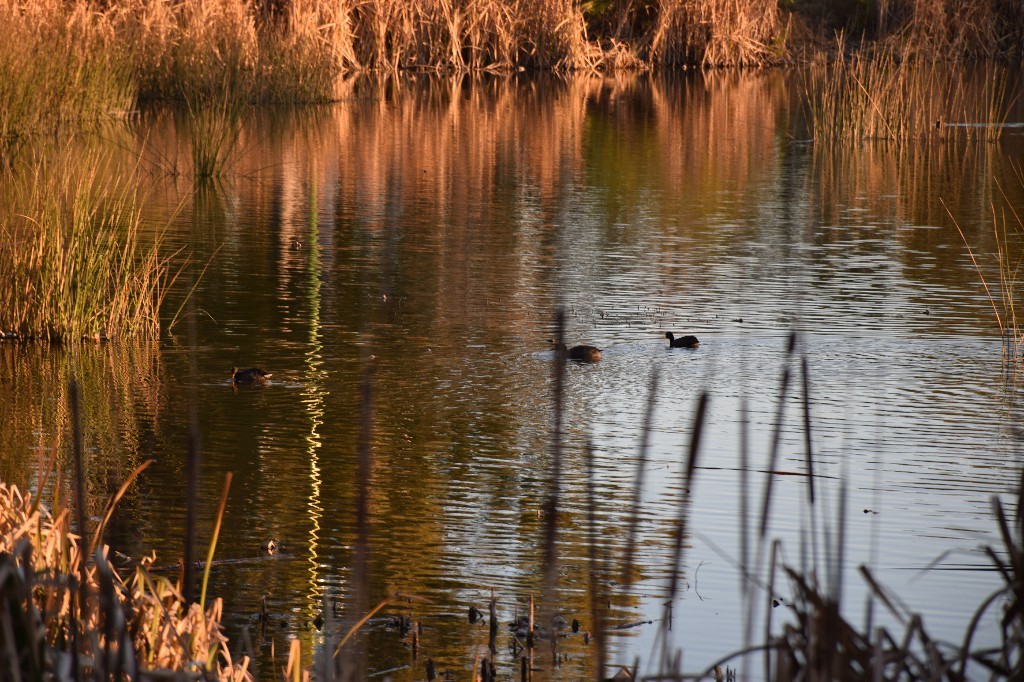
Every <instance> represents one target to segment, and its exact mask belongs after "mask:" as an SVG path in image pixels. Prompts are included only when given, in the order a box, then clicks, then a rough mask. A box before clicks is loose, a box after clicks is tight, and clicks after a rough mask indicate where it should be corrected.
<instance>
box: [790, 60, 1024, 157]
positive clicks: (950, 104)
mask: <svg viewBox="0 0 1024 682" xmlns="http://www.w3.org/2000/svg"><path fill="white" fill-rule="evenodd" d="M837 51H838V53H839V54H840V55H843V54H844V53H845V52H846V50H845V45H844V43H843V41H842V40H840V41H839V43H838V46H837ZM978 68H981V69H983V73H982V74H981V77H980V78H978V77H977V74H975V73H972V72H971V71H972V70H971V69H965V68H963V67H962V66H955V67H953V66H950V65H949V64H947V63H944V62H940V61H936V60H934V59H924V60H922V59H916V58H915V57H914V54H913V51H911V50H909V49H905V50H903V51H901V52H895V51H892V50H882V51H880V52H878V53H877V54H873V55H872V54H871V53H870V52H868V51H867V50H865V49H864V46H862V48H861V49H860V50H857V51H854V52H853V54H852V55H851V56H849V57H846V58H844V57H842V56H840V57H839V58H838V59H834V60H830V59H819V60H818V61H817V62H816V63H815V64H813V65H812V66H811V67H810V68H809V69H808V70H807V72H806V74H805V76H804V91H805V101H806V104H807V107H808V108H809V112H810V113H809V120H810V125H811V134H812V136H813V137H814V139H815V140H817V141H825V140H864V139H871V140H887V141H892V142H907V141H909V140H914V139H945V138H949V137H958V138H963V139H968V140H986V141H993V140H997V139H999V138H1000V137H1001V136H1002V134H1003V131H1004V127H1003V124H1004V123H1005V122H1006V117H1007V114H1008V112H1009V107H1010V105H1011V104H1012V99H1013V93H1014V92H1015V88H1014V84H1013V83H1012V80H1011V78H1012V76H1011V71H1010V70H1009V69H1007V68H1006V67H1004V66H1003V65H1001V64H999V63H997V62H985V63H983V64H982V65H980V67H978ZM979 83H980V86H979V85H978V84H979Z"/></svg>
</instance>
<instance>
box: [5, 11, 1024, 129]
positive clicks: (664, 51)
mask: <svg viewBox="0 0 1024 682" xmlns="http://www.w3.org/2000/svg"><path fill="white" fill-rule="evenodd" d="M1011 4H1012V3H999V2H997V1H996V0H987V1H985V2H981V3H973V2H966V1H965V0H933V1H932V2H928V3H902V2H897V3H882V4H880V5H879V6H878V7H876V8H873V9H872V10H871V12H872V13H873V15H872V16H870V17H868V18H866V19H865V18H863V17H861V18H860V19H858V21H862V22H864V23H865V24H871V25H872V26H874V27H875V28H876V29H877V31H878V33H879V36H878V38H879V42H880V44H884V45H888V46H890V50H891V52H893V53H898V54H902V53H904V52H906V53H911V54H914V55H915V56H920V55H922V54H928V55H938V56H940V57H943V58H948V57H950V56H954V57H994V56H1003V55H1006V54H1012V53H1015V52H1016V53H1017V54H1019V51H1020V45H1021V44H1024V41H1021V40H1020V38H1022V37H1024V19H1021V13H1020V12H1016V13H1014V12H1013V11H1010V9H1008V7H1009V5H1011ZM805 5H806V6H805ZM813 6H814V5H813V3H811V4H807V3H803V4H798V5H794V6H792V7H788V8H783V7H780V5H779V3H777V2H774V1H773V0H750V1H742V0H658V2H654V3H633V2H622V1H612V0H609V1H605V2H588V3H579V2H574V1H573V0H423V1H420V2H411V1H409V0H359V1H357V0H342V1H341V2H329V1H328V0H295V1H293V2H279V3H276V2H262V1H260V0H184V1H183V2H175V3H168V2H158V1H156V0H119V1H116V2H110V3H104V4H102V5H100V6H97V5H96V4H94V3H89V2H87V1H86V0H75V1H73V2H70V3H61V2H57V0H3V4H0V19H2V20H3V21H4V24H5V26H9V27H11V28H10V29H9V30H10V35H11V36H12V37H10V38H9V39H8V40H5V41H4V45H2V46H0V76H3V77H2V78H0V104H3V105H5V106H0V112H2V113H0V139H7V138H10V137H11V136H17V135H21V134H24V131H35V130H39V129H43V128H46V127H52V126H54V125H57V124H59V123H62V122H65V121H67V120H71V119H73V120H83V119H85V120H92V119H95V118H97V117H100V116H104V115H106V114H108V113H110V112H125V111H127V110H130V109H131V108H132V106H133V102H134V98H135V96H136V94H138V95H139V96H141V97H143V98H147V99H164V100H175V101H181V100H191V101H195V99H196V98H200V99H203V100H205V101H208V102H219V101H220V97H221V96H222V93H223V92H224V91H225V90H226V91H227V92H228V94H229V96H230V98H231V99H232V100H233V101H236V102H322V101H332V100H335V99H337V98H338V96H339V94H340V91H339V88H341V87H342V84H341V80H342V78H343V77H344V76H345V75H347V74H352V73H356V72H366V71H391V72H394V71H398V70H414V71H428V72H445V73H451V72H465V71H478V72H479V71H493V72H502V73H511V72H515V71H518V70H524V69H538V70H552V71H570V70H577V71H581V70H582V71H592V70H605V69H615V68H626V69H635V68H649V67H655V66H661V67H678V66H699V67H717V66H765V65H770V64H777V63H782V62H785V61H787V60H788V59H789V57H790V56H791V54H792V50H793V46H792V45H791V41H792V36H794V35H801V36H809V35H811V36H813V35H817V34H815V31H814V30H813V29H812V28H809V27H808V26H809V24H810V23H813V22H812V19H811V18H810V15H813V14H814V12H812V11H809V10H808V7H813ZM845 21H846V25H847V27H852V26H853V25H854V24H856V23H857V21H854V19H852V18H850V17H847V18H846V20H845ZM825 29H826V27H825V26H822V27H819V28H818V29H817V30H818V34H821V33H823V31H824V30H825ZM828 30H831V27H828ZM811 42H812V44H813V43H814V41H813V40H811ZM54 45H56V46H57V48H58V49H53V46H54ZM882 54H883V58H882V59H881V64H880V66H879V67H878V68H877V69H876V70H877V71H878V74H877V75H878V76H880V77H882V78H884V79H886V80H893V79H895V80H896V81H897V84H901V83H902V81H903V77H902V76H901V75H900V74H898V73H897V74H895V75H894V74H892V73H891V66H892V64H891V63H889V62H886V61H885V58H884V54H885V52H883V53H882ZM863 61H864V62H865V63H868V62H870V61H871V59H869V58H865V59H864V60H863ZM843 67H845V68H843ZM862 68H863V67H862V65H861V63H859V62H858V63H853V64H841V65H837V66H836V67H834V69H835V70H834V71H833V72H828V73H825V74H823V75H822V78H823V79H824V80H825V81H826V82H827V81H828V80H829V79H830V78H831V77H834V76H838V77H840V78H841V79H842V82H843V83H848V82H850V81H851V79H852V78H853V77H856V78H858V79H859V80H860V81H861V82H866V79H867V78H868V77H869V76H870V74H864V73H862V72H861V69H862ZM902 85H905V83H903V84H902ZM868 91H869V92H870V93H871V97H874V98H875V99H876V100H877V99H878V93H874V92H873V91H872V90H871V89H870V88H869V89H868ZM857 103H858V99H857V98H852V99H850V100H849V101H847V100H845V99H840V100H839V102H838V104H839V105H855V104H857ZM861 107H862V108H864V106H863V105H861ZM870 109H871V107H869V108H868V110H870ZM823 113H828V112H827V111H824V112H823ZM882 118H883V119H885V120H887V121H888V124H887V125H886V126H883V127H893V123H892V120H891V117H890V116H889V115H888V111H887V110H886V109H885V108H882ZM926 120H928V122H931V121H933V120H934V119H927V117H926Z"/></svg>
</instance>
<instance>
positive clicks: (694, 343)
mask: <svg viewBox="0 0 1024 682" xmlns="http://www.w3.org/2000/svg"><path fill="white" fill-rule="evenodd" d="M665 338H666V339H668V347H669V348H696V347H698V346H699V345H700V341H698V340H697V337H696V336H693V335H692V334H687V335H686V336H680V337H679V338H678V339H677V338H676V337H675V335H674V334H673V333H672V332H665Z"/></svg>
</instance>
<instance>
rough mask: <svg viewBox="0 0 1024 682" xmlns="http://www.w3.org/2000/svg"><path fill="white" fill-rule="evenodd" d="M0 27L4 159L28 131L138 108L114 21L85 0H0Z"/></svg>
mask: <svg viewBox="0 0 1024 682" xmlns="http://www.w3.org/2000/svg"><path fill="white" fill-rule="evenodd" d="M0 25H2V26H3V38H2V39H0V157H2V156H3V155H5V154H6V153H9V152H10V150H11V149H12V148H14V147H15V146H17V145H18V143H19V141H21V140H22V139H24V138H26V137H28V136H31V135H35V134H39V133H46V132H54V131H55V130H57V129H58V128H60V127H62V126H68V127H72V128H74V129H80V128H88V127H91V126H94V125H95V123H96V122H97V121H100V120H103V119H105V118H108V117H110V116H111V115H116V116H123V115H125V113H126V112H127V111H128V110H129V109H131V107H132V106H133V103H134V99H135V89H134V86H133V84H132V79H131V75H130V73H129V69H128V67H127V64H126V63H125V62H124V60H122V59H121V58H120V56H119V55H118V54H117V53H116V51H115V50H113V49H112V48H111V47H110V39H111V38H112V36H113V27H112V25H111V22H110V21H109V20H108V19H107V18H106V17H104V16H103V15H102V14H99V13H96V12H93V11H90V9H89V6H88V5H86V4H85V3H79V4H72V5H66V4H64V3H60V2H53V1H51V0H33V2H32V3H30V4H25V3H20V2H17V1H16V0H0Z"/></svg>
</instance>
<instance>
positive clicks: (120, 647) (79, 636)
mask: <svg viewBox="0 0 1024 682" xmlns="http://www.w3.org/2000/svg"><path fill="white" fill-rule="evenodd" d="M129 480H131V479H129ZM115 503H116V497H115V498H112V501H111V503H110V505H113V504H115ZM71 518H72V514H71V513H70V510H68V509H66V508H64V507H63V505H62V504H61V503H60V502H59V501H58V502H56V503H55V504H54V505H53V506H52V511H51V510H50V509H47V507H46V506H44V505H43V504H41V503H40V499H39V497H38V496H34V495H32V494H25V493H22V492H21V491H20V490H19V489H18V488H17V487H15V486H10V485H8V484H6V483H4V482H2V481H0V607H2V608H0V612H2V613H3V614H4V635H5V636H4V637H2V638H0V642H2V644H0V662H2V664H3V666H4V670H6V671H8V674H15V675H27V676H28V677H30V678H31V679H50V678H53V679H83V677H82V676H83V675H86V676H87V675H90V674H91V675H93V676H95V678H96V679H105V678H107V677H108V676H109V677H110V678H112V679H118V678H120V677H122V676H123V677H126V678H127V679H135V678H137V677H139V675H140V672H143V671H147V672H149V673H150V675H155V674H156V671H159V672H162V673H163V674H165V675H167V674H169V675H170V676H171V677H175V673H177V675H183V674H185V673H188V674H190V675H191V674H194V673H196V672H199V673H201V674H202V675H203V676H204V677H206V678H213V679H217V680H222V681H224V682H243V681H245V680H250V679H251V676H250V674H249V671H248V659H242V660H241V661H238V662H235V661H234V660H233V659H232V657H231V654H230V651H229V649H228V646H227V639H226V638H225V637H224V635H223V633H222V632H221V629H220V619H221V615H222V604H221V601H220V600H219V599H218V600H216V601H215V602H214V603H213V604H212V605H211V606H210V607H209V608H208V609H205V610H204V609H203V608H202V607H201V606H200V605H199V604H191V605H189V604H188V603H187V602H186V601H185V599H184V598H183V597H182V595H181V593H180V591H179V590H178V589H177V588H176V587H175V586H174V585H173V584H172V583H171V582H170V581H169V580H167V579H166V578H162V577H157V576H154V575H152V574H150V572H149V566H150V565H151V564H152V560H153V559H152V557H146V558H143V559H142V560H141V561H140V562H139V564H138V566H137V567H136V568H135V570H134V571H133V574H132V575H131V576H130V577H128V578H127V579H124V578H122V577H121V576H120V575H119V574H118V572H117V570H116V569H115V567H114V566H113V564H112V563H111V561H110V558H109V556H108V552H107V549H106V548H105V547H98V548H97V549H96V551H95V553H94V554H91V555H90V553H89V551H88V548H89V547H90V546H91V543H92V544H95V542H96V540H95V538H94V539H92V541H91V542H90V539H89V538H83V537H81V535H80V534H79V533H75V532H72V529H71ZM97 537H98V535H97ZM87 555H88V556H87ZM65 676H68V677H65ZM22 679H24V678H22Z"/></svg>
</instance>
